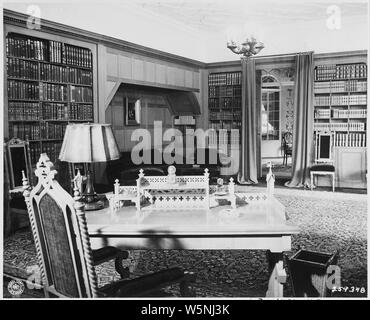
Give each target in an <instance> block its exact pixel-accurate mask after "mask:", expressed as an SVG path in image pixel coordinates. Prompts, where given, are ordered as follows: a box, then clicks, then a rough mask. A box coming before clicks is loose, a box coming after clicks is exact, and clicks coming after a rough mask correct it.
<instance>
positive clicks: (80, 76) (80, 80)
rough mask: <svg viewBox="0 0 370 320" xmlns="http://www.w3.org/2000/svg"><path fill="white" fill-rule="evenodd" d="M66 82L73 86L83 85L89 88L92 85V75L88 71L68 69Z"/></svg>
mask: <svg viewBox="0 0 370 320" xmlns="http://www.w3.org/2000/svg"><path fill="white" fill-rule="evenodd" d="M68 70H69V73H68V80H67V81H68V82H70V83H75V84H84V85H89V86H91V85H92V83H93V74H92V72H91V71H89V70H83V69H76V68H72V67H69V68H68Z"/></svg>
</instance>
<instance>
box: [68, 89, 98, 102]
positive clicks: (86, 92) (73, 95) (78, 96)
mask: <svg viewBox="0 0 370 320" xmlns="http://www.w3.org/2000/svg"><path fill="white" fill-rule="evenodd" d="M69 93H70V101H71V102H92V101H93V92H92V89H91V88H88V87H78V86H71V87H70V91H69Z"/></svg>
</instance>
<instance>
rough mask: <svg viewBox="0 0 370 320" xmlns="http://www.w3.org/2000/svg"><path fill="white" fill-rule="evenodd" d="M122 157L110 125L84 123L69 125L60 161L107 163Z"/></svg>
mask: <svg viewBox="0 0 370 320" xmlns="http://www.w3.org/2000/svg"><path fill="white" fill-rule="evenodd" d="M119 157H120V152H119V149H118V146H117V142H116V139H115V137H114V135H113V131H112V127H111V125H110V124H100V123H83V124H69V125H67V128H66V132H65V135H64V140H63V144H62V148H61V149H60V154H59V160H61V161H66V162H72V163H78V162H105V161H109V160H115V159H118V158H119Z"/></svg>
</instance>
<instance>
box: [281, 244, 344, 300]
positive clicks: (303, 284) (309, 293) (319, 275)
mask: <svg viewBox="0 0 370 320" xmlns="http://www.w3.org/2000/svg"><path fill="white" fill-rule="evenodd" d="M337 263H338V252H336V253H334V254H328V253H321V252H314V251H308V250H302V249H301V250H299V251H297V252H296V253H295V254H294V255H293V256H292V257H290V258H289V259H288V267H289V272H290V278H291V281H292V286H293V294H294V296H295V297H327V296H330V295H331V291H329V290H328V288H327V285H326V282H327V278H328V274H327V270H328V267H329V266H330V265H336V264H337Z"/></svg>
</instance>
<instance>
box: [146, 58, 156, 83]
mask: <svg viewBox="0 0 370 320" xmlns="http://www.w3.org/2000/svg"><path fill="white" fill-rule="evenodd" d="M144 67H145V81H148V82H155V79H156V74H155V70H156V68H155V64H154V63H153V62H150V61H145V65H144Z"/></svg>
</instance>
